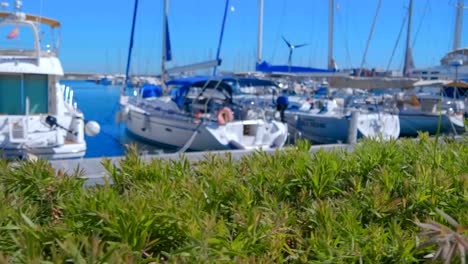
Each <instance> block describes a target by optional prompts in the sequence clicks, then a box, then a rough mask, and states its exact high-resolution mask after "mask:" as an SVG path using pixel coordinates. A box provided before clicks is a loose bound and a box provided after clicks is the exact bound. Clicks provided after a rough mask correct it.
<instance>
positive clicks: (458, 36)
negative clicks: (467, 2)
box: [453, 0, 464, 50]
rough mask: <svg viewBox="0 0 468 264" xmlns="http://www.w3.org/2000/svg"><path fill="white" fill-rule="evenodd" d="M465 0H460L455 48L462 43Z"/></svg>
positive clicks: (456, 19)
mask: <svg viewBox="0 0 468 264" xmlns="http://www.w3.org/2000/svg"><path fill="white" fill-rule="evenodd" d="M463 2H464V0H458V4H457V15H456V18H455V32H454V36H453V50H456V49H459V48H460V45H461V34H462V26H463V9H464V3H463Z"/></svg>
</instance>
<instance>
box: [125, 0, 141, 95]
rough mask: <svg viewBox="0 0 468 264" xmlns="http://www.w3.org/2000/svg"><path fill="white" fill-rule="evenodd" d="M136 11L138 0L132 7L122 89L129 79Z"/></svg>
mask: <svg viewBox="0 0 468 264" xmlns="http://www.w3.org/2000/svg"><path fill="white" fill-rule="evenodd" d="M137 12H138V0H135V6H134V8H133V20H132V31H131V33H130V46H129V47H128V57H127V68H126V70H125V83H124V89H125V88H126V87H127V84H128V79H129V76H128V74H129V72H130V63H131V61H132V50H133V38H134V36H135V24H136V16H137Z"/></svg>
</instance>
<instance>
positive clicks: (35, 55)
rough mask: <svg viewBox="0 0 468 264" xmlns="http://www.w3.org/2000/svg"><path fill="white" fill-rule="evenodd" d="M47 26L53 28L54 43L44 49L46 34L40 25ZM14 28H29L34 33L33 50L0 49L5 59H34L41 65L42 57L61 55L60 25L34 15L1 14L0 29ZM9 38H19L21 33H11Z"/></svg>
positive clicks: (17, 48)
mask: <svg viewBox="0 0 468 264" xmlns="http://www.w3.org/2000/svg"><path fill="white" fill-rule="evenodd" d="M42 24H44V25H47V26H50V28H51V35H52V41H51V45H46V46H45V47H44V49H43V47H41V41H42V40H43V39H44V34H43V32H42V30H41V29H40V25H42ZM8 26H13V27H14V28H13V30H16V31H19V28H20V27H24V28H29V29H30V30H31V32H32V38H33V40H32V41H33V46H34V47H33V48H27V49H25V48H20V47H14V48H0V51H1V54H2V56H3V57H5V56H12V57H14V58H9V59H11V60H15V61H18V60H30V59H34V60H35V62H36V64H39V61H40V58H41V57H54V56H55V57H56V56H58V53H59V46H60V41H59V35H60V31H59V28H60V23H59V22H57V21H55V20H51V19H48V18H42V17H37V16H32V15H27V14H25V13H22V12H12V13H8V12H0V28H5V27H8ZM56 28H58V30H57V31H58V33H57V36H56V37H55V35H56V34H55V29H56ZM10 34H12V35H9V36H8V39H9V40H13V39H15V38H17V36H18V34H19V32H16V33H15V32H11V33H10Z"/></svg>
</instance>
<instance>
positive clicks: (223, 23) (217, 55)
mask: <svg viewBox="0 0 468 264" xmlns="http://www.w3.org/2000/svg"><path fill="white" fill-rule="evenodd" d="M228 9H229V0H226V5H225V6H224V16H223V22H222V24H221V34H219V41H218V50H217V51H216V60H217V61H220V60H221V59H220V56H221V45H222V44H223V36H224V28H225V25H226V19H227V14H228ZM217 68H218V64H217V65H215V66H214V67H213V76H215V75H216V70H217Z"/></svg>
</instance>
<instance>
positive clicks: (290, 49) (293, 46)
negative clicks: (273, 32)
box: [281, 36, 309, 71]
mask: <svg viewBox="0 0 468 264" xmlns="http://www.w3.org/2000/svg"><path fill="white" fill-rule="evenodd" d="M281 37H282V38H283V40H284V42H285V43H286V45H288V48H289V57H288V67H289V70H288V71H291V63H292V54H293V52H294V50H295V49H298V48H302V47H304V46H307V45H309V44H306V43H304V44H300V45H292V44H291V43H290V42H289V41H288V40H287V39H286V38H285V37H284V36H281Z"/></svg>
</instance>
